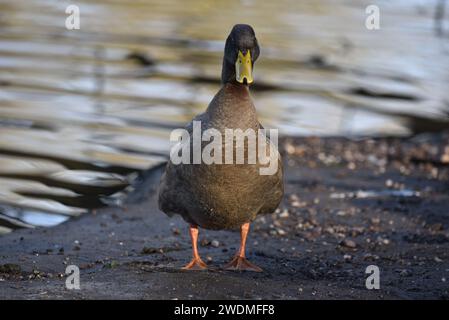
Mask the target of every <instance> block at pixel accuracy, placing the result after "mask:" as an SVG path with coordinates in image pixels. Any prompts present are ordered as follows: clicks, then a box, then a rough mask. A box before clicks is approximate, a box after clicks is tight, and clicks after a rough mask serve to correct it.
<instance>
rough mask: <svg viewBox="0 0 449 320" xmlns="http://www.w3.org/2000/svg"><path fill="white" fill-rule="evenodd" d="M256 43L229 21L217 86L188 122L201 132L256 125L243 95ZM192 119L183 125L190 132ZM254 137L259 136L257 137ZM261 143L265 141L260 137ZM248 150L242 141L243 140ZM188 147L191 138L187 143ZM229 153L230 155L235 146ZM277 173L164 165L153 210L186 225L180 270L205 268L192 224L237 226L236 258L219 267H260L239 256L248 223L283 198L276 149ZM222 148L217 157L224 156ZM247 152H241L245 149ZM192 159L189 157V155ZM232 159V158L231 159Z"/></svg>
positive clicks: (251, 167) (247, 29)
mask: <svg viewBox="0 0 449 320" xmlns="http://www.w3.org/2000/svg"><path fill="white" fill-rule="evenodd" d="M259 52H260V49H259V45H258V43H257V39H256V36H255V33H254V30H253V28H252V27H251V26H249V25H244V24H238V25H235V26H234V27H233V29H232V31H231V33H230V34H229V36H228V38H227V40H226V45H225V50H224V58H223V69H222V75H221V79H222V84H223V85H222V87H221V89H220V91H218V93H217V94H216V95H215V97H214V98H213V99H212V101H211V103H210V104H209V106H208V108H207V110H206V111H205V112H204V113H203V114H200V115H198V116H197V117H195V118H194V119H193V121H201V129H202V131H204V130H206V129H210V128H214V129H216V130H218V131H219V132H220V133H222V134H223V135H224V133H225V129H241V130H243V131H245V130H247V129H253V130H255V131H256V132H257V130H259V129H261V128H262V126H261V125H260V123H259V121H258V119H257V114H256V109H255V107H254V104H253V102H252V100H251V97H250V94H249V84H250V83H252V82H253V77H252V70H253V67H254V62H255V61H256V60H257V58H258V56H259ZM192 126H193V125H192V122H191V123H189V124H188V125H187V127H186V129H187V131H188V132H189V133H190V135H191V133H192ZM259 137H260V136H259ZM263 139H266V141H267V145H269V143H270V142H269V140H268V138H266V137H265V136H263ZM245 143H246V144H245V150H246V151H248V145H247V143H248V141H246V142H245ZM190 148H191V150H192V149H193V147H192V142H190ZM233 148H234V156H235V152H236V150H235V146H234V144H233ZM275 152H276V154H277V156H278V157H277V161H278V165H277V171H276V172H275V173H274V174H271V175H261V174H260V170H259V169H260V167H261V166H262V164H261V163H260V162H259V159H258V158H257V161H256V162H255V163H254V162H252V163H251V162H249V161H246V162H245V163H243V164H236V163H235V164H234V163H233V164H218V163H215V164H206V163H204V162H201V163H200V164H183V163H180V164H174V163H173V162H171V161H169V162H168V163H167V166H166V169H165V173H164V174H163V176H162V178H161V182H160V187H159V208H160V209H161V210H162V211H163V212H165V213H166V214H168V215H169V216H172V215H173V214H180V215H181V216H182V217H183V218H184V220H185V221H186V222H187V223H189V224H190V236H191V240H192V249H193V259H192V261H191V262H190V263H188V264H187V265H186V266H185V267H184V268H183V269H206V268H207V265H206V264H205V263H204V262H203V261H202V260H201V258H200V256H199V254H198V248H197V239H198V227H201V228H205V229H215V230H218V229H235V228H240V233H241V243H240V248H239V250H238V252H237V254H236V256H235V257H234V258H233V259H232V260H231V261H230V262H229V263H228V264H227V265H226V266H225V269H230V270H250V271H262V269H260V268H259V267H257V266H256V265H254V264H252V263H250V262H249V261H248V260H246V258H245V244H246V237H247V234H248V231H249V224H250V222H251V221H253V220H254V219H255V218H256V216H257V215H258V214H266V213H271V212H273V211H274V210H275V209H276V208H277V206H278V205H279V203H280V201H281V199H282V196H283V173H282V163H281V159H280V156H279V153H278V152H277V150H275ZM224 153H225V151H224V146H223V157H224ZM245 154H247V153H245ZM191 159H192V156H191ZM234 159H235V158H234Z"/></svg>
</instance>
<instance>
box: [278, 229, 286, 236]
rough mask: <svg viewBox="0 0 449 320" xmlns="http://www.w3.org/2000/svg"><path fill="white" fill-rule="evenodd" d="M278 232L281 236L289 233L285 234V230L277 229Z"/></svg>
mask: <svg viewBox="0 0 449 320" xmlns="http://www.w3.org/2000/svg"><path fill="white" fill-rule="evenodd" d="M276 231H277V233H278V235H280V236H285V235H286V234H287V232H285V231H284V230H283V229H277V230H276Z"/></svg>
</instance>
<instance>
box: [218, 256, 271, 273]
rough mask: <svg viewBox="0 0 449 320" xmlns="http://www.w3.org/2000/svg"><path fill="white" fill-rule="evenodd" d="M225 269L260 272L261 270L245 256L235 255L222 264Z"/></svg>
mask: <svg viewBox="0 0 449 320" xmlns="http://www.w3.org/2000/svg"><path fill="white" fill-rule="evenodd" d="M224 269H225V270H239V271H253V272H262V271H263V270H262V269H261V268H259V267H258V266H256V265H255V264H253V263H251V262H249V261H248V260H247V259H246V258H245V257H240V256H235V257H234V258H233V259H232V260H231V261H230V262H229V263H227V264H226V265H225V266H224Z"/></svg>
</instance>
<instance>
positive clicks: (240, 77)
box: [235, 50, 253, 84]
mask: <svg viewBox="0 0 449 320" xmlns="http://www.w3.org/2000/svg"><path fill="white" fill-rule="evenodd" d="M252 69H253V67H252V64H251V52H250V51H249V50H248V51H247V52H246V55H243V53H242V52H241V51H240V50H239V54H238V56H237V60H236V61H235V79H236V80H237V82H239V83H243V81H244V80H245V79H246V83H248V84H250V83H252V82H253V70H252Z"/></svg>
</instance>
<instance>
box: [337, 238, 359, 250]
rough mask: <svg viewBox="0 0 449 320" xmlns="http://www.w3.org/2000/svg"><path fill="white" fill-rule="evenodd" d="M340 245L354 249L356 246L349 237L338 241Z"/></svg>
mask: <svg viewBox="0 0 449 320" xmlns="http://www.w3.org/2000/svg"><path fill="white" fill-rule="evenodd" d="M340 245H341V246H342V247H346V248H351V249H354V248H355V247H357V244H356V243H355V242H354V241H353V240H350V239H344V240H343V241H341V242H340Z"/></svg>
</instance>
